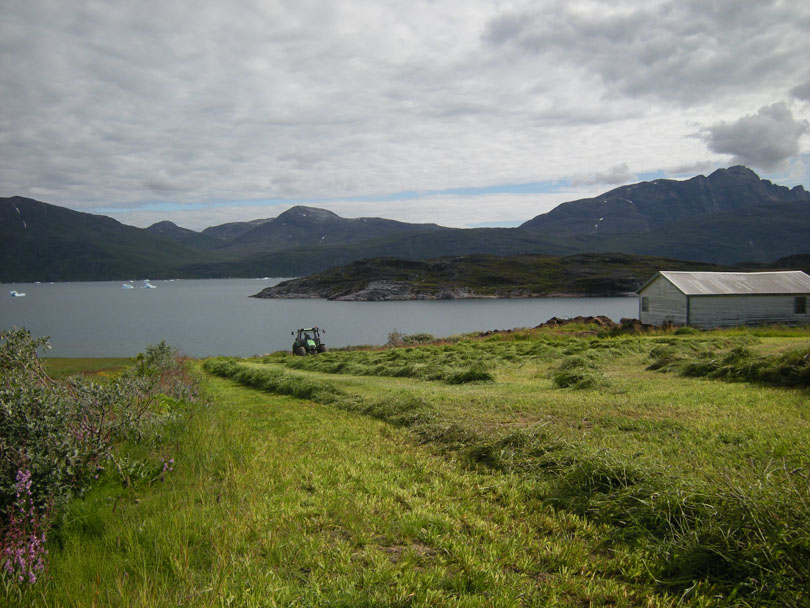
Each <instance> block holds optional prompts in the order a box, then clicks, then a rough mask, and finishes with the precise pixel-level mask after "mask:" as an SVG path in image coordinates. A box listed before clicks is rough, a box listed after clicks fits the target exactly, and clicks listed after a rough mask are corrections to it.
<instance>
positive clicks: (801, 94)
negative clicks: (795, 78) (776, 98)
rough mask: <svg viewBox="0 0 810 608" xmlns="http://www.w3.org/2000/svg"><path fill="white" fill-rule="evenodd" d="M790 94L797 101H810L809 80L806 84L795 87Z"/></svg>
mask: <svg viewBox="0 0 810 608" xmlns="http://www.w3.org/2000/svg"><path fill="white" fill-rule="evenodd" d="M790 93H791V95H793V97H795V98H796V99H802V100H804V101H810V80H808V81H807V82H805V83H804V84H800V85H798V86H795V87H793V88H792V89H791V90H790Z"/></svg>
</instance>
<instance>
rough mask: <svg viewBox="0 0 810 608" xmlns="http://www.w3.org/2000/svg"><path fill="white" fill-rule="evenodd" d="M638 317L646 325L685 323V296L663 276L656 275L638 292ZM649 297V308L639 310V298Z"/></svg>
mask: <svg viewBox="0 0 810 608" xmlns="http://www.w3.org/2000/svg"><path fill="white" fill-rule="evenodd" d="M639 296H640V297H639V305H638V309H639V313H638V318H639V319H640V320H641V322H642V323H644V324H646V325H664V324H667V323H673V324H675V325H685V324H686V296H685V295H683V294H682V293H681V292H680V291H678V289H677V288H676V287H675V286H674V285H673V284H672V283H670V282H669V281H668V280H667V279H665V278H664V277H658V278H657V279H655V280H654V281H653V282H652V283H650V284H649V285H647V287H645V288H644V289H643V290H642V291H641V292H640V293H639ZM643 297H646V298H649V310H648V311H647V312H643V311H642V310H641V298H643Z"/></svg>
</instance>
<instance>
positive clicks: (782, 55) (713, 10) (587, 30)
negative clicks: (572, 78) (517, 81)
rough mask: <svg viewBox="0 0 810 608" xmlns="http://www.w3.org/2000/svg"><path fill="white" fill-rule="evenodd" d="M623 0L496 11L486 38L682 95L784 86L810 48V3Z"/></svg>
mask: <svg viewBox="0 0 810 608" xmlns="http://www.w3.org/2000/svg"><path fill="white" fill-rule="evenodd" d="M618 6H619V8H618V9H614V7H613V6H608V5H601V8H600V10H592V11H586V10H582V7H581V6H579V5H577V4H576V3H574V2H549V3H546V4H543V5H541V7H542V8H539V9H538V8H536V5H534V4H531V5H529V7H528V8H525V9H522V10H514V11H510V12H507V13H504V14H502V15H500V16H498V17H496V18H493V19H492V20H491V21H490V22H489V23H488V25H487V28H486V29H485V32H484V36H483V38H484V40H485V42H487V43H489V44H490V45H491V46H493V47H495V48H500V49H504V52H507V53H511V54H512V55H513V57H516V58H518V60H519V59H520V57H521V56H528V57H529V58H534V59H537V58H539V59H541V60H543V61H544V63H545V64H546V65H555V64H564V65H568V66H570V67H571V69H573V70H574V71H575V72H576V73H579V74H591V75H595V76H597V77H598V78H599V80H600V81H601V84H602V85H603V86H604V87H605V88H606V89H607V90H608V91H614V92H617V93H621V94H625V95H631V96H652V97H655V98H659V99H662V100H665V101H675V102H678V103H682V104H690V103H693V102H696V101H704V102H705V101H709V100H712V99H713V98H715V99H716V97H717V96H720V95H727V94H730V93H733V92H735V91H741V90H746V89H748V88H750V87H752V86H763V85H771V86H780V85H781V86H784V85H785V83H786V82H789V81H790V80H792V79H793V77H794V74H795V73H796V72H797V71H799V70H804V68H805V66H804V64H805V61H806V60H805V58H806V57H807V56H808V55H810V37H808V36H807V35H806V32H807V31H808V29H810V4H806V3H787V2H783V3H778V2H756V3H746V4H745V5H744V6H743V5H741V4H740V3H739V2H738V1H737V0H719V1H716V2H704V1H703V0H691V1H683V2H671V3H670V2H666V3H660V4H652V5H649V4H647V5H640V6H638V7H636V8H633V7H632V6H628V5H627V4H619V5H618ZM628 8H631V9H632V10H628Z"/></svg>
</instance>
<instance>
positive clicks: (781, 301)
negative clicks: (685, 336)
mask: <svg viewBox="0 0 810 608" xmlns="http://www.w3.org/2000/svg"><path fill="white" fill-rule="evenodd" d="M794 297H795V296H793V295H789V296H764V295H763V296H754V295H752V296H744V295H743V296H692V297H691V298H690V303H689V324H690V325H694V326H695V327H704V328H706V327H724V326H732V325H746V324H747V325H754V324H757V323H789V324H794V323H810V315H807V314H804V315H797V314H795V313H794V312H793V304H794Z"/></svg>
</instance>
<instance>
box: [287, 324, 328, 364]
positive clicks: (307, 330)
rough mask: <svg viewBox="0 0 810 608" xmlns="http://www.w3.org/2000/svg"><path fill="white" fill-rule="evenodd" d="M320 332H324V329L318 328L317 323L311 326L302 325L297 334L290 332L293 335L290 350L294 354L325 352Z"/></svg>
mask: <svg viewBox="0 0 810 608" xmlns="http://www.w3.org/2000/svg"><path fill="white" fill-rule="evenodd" d="M321 332H323V333H326V330H325V329H320V328H319V327H318V326H317V325H315V326H313V327H302V328H301V329H299V330H298V335H296V333H295V332H292V333H291V334H290V335H293V336H295V342H293V345H292V352H293V354H294V355H300V356H302V357H303V356H304V355H317V354H318V353H325V352H326V344H324V343H323V342H321Z"/></svg>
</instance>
